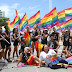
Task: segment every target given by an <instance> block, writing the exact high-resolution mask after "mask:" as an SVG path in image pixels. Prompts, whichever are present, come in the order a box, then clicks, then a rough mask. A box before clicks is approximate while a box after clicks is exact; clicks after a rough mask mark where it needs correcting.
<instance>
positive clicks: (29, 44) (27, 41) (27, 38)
mask: <svg viewBox="0 0 72 72" xmlns="http://www.w3.org/2000/svg"><path fill="white" fill-rule="evenodd" d="M24 38H26V44H27V46H28V47H30V46H31V40H30V35H29V31H27V32H26V34H25V35H24Z"/></svg>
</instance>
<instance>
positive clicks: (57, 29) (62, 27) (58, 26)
mask: <svg viewBox="0 0 72 72" xmlns="http://www.w3.org/2000/svg"><path fill="white" fill-rule="evenodd" d="M65 24H66V21H65V22H62V23H60V25H59V24H57V25H56V31H57V32H61V30H63V29H64V28H65ZM60 29H61V30H60Z"/></svg>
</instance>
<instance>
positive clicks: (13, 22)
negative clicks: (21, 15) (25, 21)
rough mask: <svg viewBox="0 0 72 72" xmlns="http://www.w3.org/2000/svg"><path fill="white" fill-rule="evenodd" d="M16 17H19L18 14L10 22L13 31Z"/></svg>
mask: <svg viewBox="0 0 72 72" xmlns="http://www.w3.org/2000/svg"><path fill="white" fill-rule="evenodd" d="M16 18H17V16H15V18H14V20H13V21H12V22H11V23H10V30H11V32H12V31H13V27H14V24H15V20H16Z"/></svg>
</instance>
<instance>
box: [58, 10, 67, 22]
mask: <svg viewBox="0 0 72 72" xmlns="http://www.w3.org/2000/svg"><path fill="white" fill-rule="evenodd" d="M58 19H59V23H62V22H64V21H66V19H65V10H62V11H61V12H58Z"/></svg>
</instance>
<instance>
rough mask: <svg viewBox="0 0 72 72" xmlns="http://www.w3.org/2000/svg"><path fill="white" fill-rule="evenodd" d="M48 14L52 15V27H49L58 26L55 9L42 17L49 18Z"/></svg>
mask: <svg viewBox="0 0 72 72" xmlns="http://www.w3.org/2000/svg"><path fill="white" fill-rule="evenodd" d="M50 14H53V15H52V25H51V27H53V26H55V25H57V24H59V20H58V14H57V10H56V7H55V8H54V9H53V10H51V11H50V12H49V13H48V14H46V15H45V16H44V17H47V16H49V15H50Z"/></svg>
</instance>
